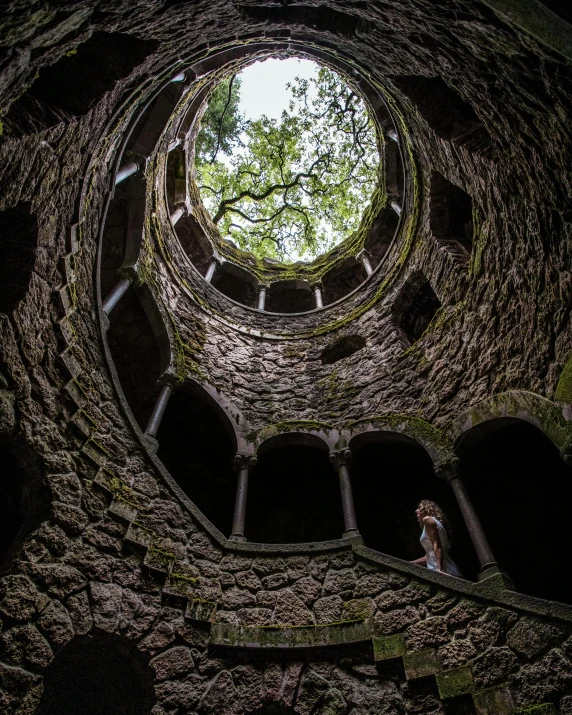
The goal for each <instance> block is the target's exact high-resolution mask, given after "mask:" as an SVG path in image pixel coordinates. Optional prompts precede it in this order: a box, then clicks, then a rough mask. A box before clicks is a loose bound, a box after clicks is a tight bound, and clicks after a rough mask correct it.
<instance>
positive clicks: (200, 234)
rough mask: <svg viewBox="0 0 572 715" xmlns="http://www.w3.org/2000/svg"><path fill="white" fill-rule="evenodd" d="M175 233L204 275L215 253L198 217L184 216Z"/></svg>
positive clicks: (195, 265)
mask: <svg viewBox="0 0 572 715" xmlns="http://www.w3.org/2000/svg"><path fill="white" fill-rule="evenodd" d="M175 233H176V234H177V238H178V239H179V243H180V244H181V247H182V249H183V251H184V252H185V253H186V254H187V256H188V257H189V258H190V259H191V263H192V264H193V266H194V267H195V268H196V269H197V271H198V272H199V273H200V274H201V275H202V276H203V277H204V276H205V275H206V272H207V269H208V267H209V263H210V260H211V258H212V255H213V250H212V247H211V245H210V243H209V240H208V238H207V236H206V234H205V232H204V230H203V228H202V226H201V225H200V223H199V222H198V221H197V219H196V218H195V217H194V216H193V215H192V214H189V215H187V216H183V217H182V218H181V219H180V220H179V221H177V224H176V226H175Z"/></svg>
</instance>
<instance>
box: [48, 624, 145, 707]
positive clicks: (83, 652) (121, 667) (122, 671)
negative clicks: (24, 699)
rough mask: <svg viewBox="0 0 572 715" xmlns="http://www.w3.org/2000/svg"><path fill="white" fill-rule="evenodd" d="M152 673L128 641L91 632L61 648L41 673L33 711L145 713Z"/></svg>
mask: <svg viewBox="0 0 572 715" xmlns="http://www.w3.org/2000/svg"><path fill="white" fill-rule="evenodd" d="M154 702H155V698H154V694H153V673H152V671H151V669H150V668H149V666H148V665H147V664H146V663H145V661H144V660H143V658H142V657H141V655H140V654H139V653H138V652H137V649H136V648H135V646H134V645H133V644H131V643H130V642H129V641H127V640H125V639H122V638H118V637H115V636H110V635H103V634H101V635H100V634H97V635H92V636H86V637H84V638H78V639H75V640H73V641H72V642H71V643H70V644H69V645H67V646H66V647H65V648H63V649H62V650H61V651H60V652H59V653H58V654H57V655H56V658H55V660H54V661H53V663H52V664H51V665H49V666H48V668H46V671H45V675H44V692H43V695H42V698H41V700H40V704H39V706H38V709H37V710H36V715H110V713H113V715H147V713H150V712H151V709H152V708H153V705H154Z"/></svg>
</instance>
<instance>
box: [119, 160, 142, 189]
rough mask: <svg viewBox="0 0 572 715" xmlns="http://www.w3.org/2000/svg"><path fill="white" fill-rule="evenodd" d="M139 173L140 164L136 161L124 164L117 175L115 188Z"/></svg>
mask: <svg viewBox="0 0 572 715" xmlns="http://www.w3.org/2000/svg"><path fill="white" fill-rule="evenodd" d="M138 171H139V164H138V163H137V162H136V161H130V162H128V163H127V164H124V165H123V166H121V167H120V168H119V170H118V172H117V174H116V175H115V186H117V184H120V183H121V182H122V181H125V179H128V178H129V177H130V176H133V174H136V173H137V172H138Z"/></svg>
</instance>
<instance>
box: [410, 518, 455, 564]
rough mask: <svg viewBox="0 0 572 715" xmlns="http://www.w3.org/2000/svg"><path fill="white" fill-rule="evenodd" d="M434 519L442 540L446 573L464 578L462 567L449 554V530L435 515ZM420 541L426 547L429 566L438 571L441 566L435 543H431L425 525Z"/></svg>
mask: <svg viewBox="0 0 572 715" xmlns="http://www.w3.org/2000/svg"><path fill="white" fill-rule="evenodd" d="M432 519H433V520H434V521H435V524H436V525H437V531H438V533H439V540H440V541H441V551H442V552H443V571H444V572H445V573H448V574H449V575H450V576H457V577H458V578H463V574H462V573H461V569H460V568H459V567H458V566H457V564H456V563H455V562H454V561H453V559H452V558H451V557H450V556H449V549H450V548H451V545H450V543H449V536H448V535H447V530H446V529H445V527H444V526H443V524H441V522H440V521H439V519H436V518H435V517H432ZM419 541H420V542H421V546H422V547H423V548H424V549H425V553H426V555H427V568H428V569H431V570H432V571H438V570H439V567H438V566H437V557H436V556H435V551H434V550H433V544H432V543H431V539H430V538H429V536H428V534H427V532H426V531H425V527H423V532H422V534H421V538H420V539H419Z"/></svg>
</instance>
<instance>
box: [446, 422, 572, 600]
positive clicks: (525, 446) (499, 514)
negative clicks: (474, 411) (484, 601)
mask: <svg viewBox="0 0 572 715" xmlns="http://www.w3.org/2000/svg"><path fill="white" fill-rule="evenodd" d="M456 452H457V454H458V455H459V457H460V458H461V460H462V466H463V481H464V483H465V486H466V488H467V491H468V492H469V496H470V498H471V500H472V502H473V505H474V507H475V510H476V511H477V514H478V515H479V518H480V520H481V522H482V525H483V528H484V530H485V533H486V535H487V538H488V540H489V542H490V544H491V548H492V550H493V553H494V555H495V557H496V558H497V560H498V562H499V564H500V565H501V567H502V568H504V569H506V571H507V573H508V574H509V576H510V577H511V578H512V579H513V580H514V582H515V586H516V590H517V591H520V592H522V593H528V594H530V595H531V596H537V597H539V598H549V599H553V600H556V601H563V602H565V603H572V594H571V591H570V586H569V581H568V579H567V578H566V575H565V574H563V573H562V569H563V565H565V564H567V563H568V560H569V558H570V557H569V552H570V548H569V547H570V544H569V538H570V518H569V513H570V504H571V503H572V469H570V467H567V466H566V465H565V464H564V462H563V461H562V459H561V458H560V455H559V453H558V450H557V448H556V447H555V446H554V444H553V443H552V442H551V441H550V440H549V439H548V437H546V435H545V434H544V433H543V432H541V431H540V430H539V429H538V428H537V427H534V426H533V425H531V424H530V423H529V422H524V421H522V420H517V419H514V418H501V419H496V420H489V421H488V422H484V423H482V424H480V425H477V426H476V427H473V428H472V429H471V430H469V431H468V432H466V433H465V435H464V436H463V438H462V440H461V442H460V444H459V445H458V446H457V448H456Z"/></svg>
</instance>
